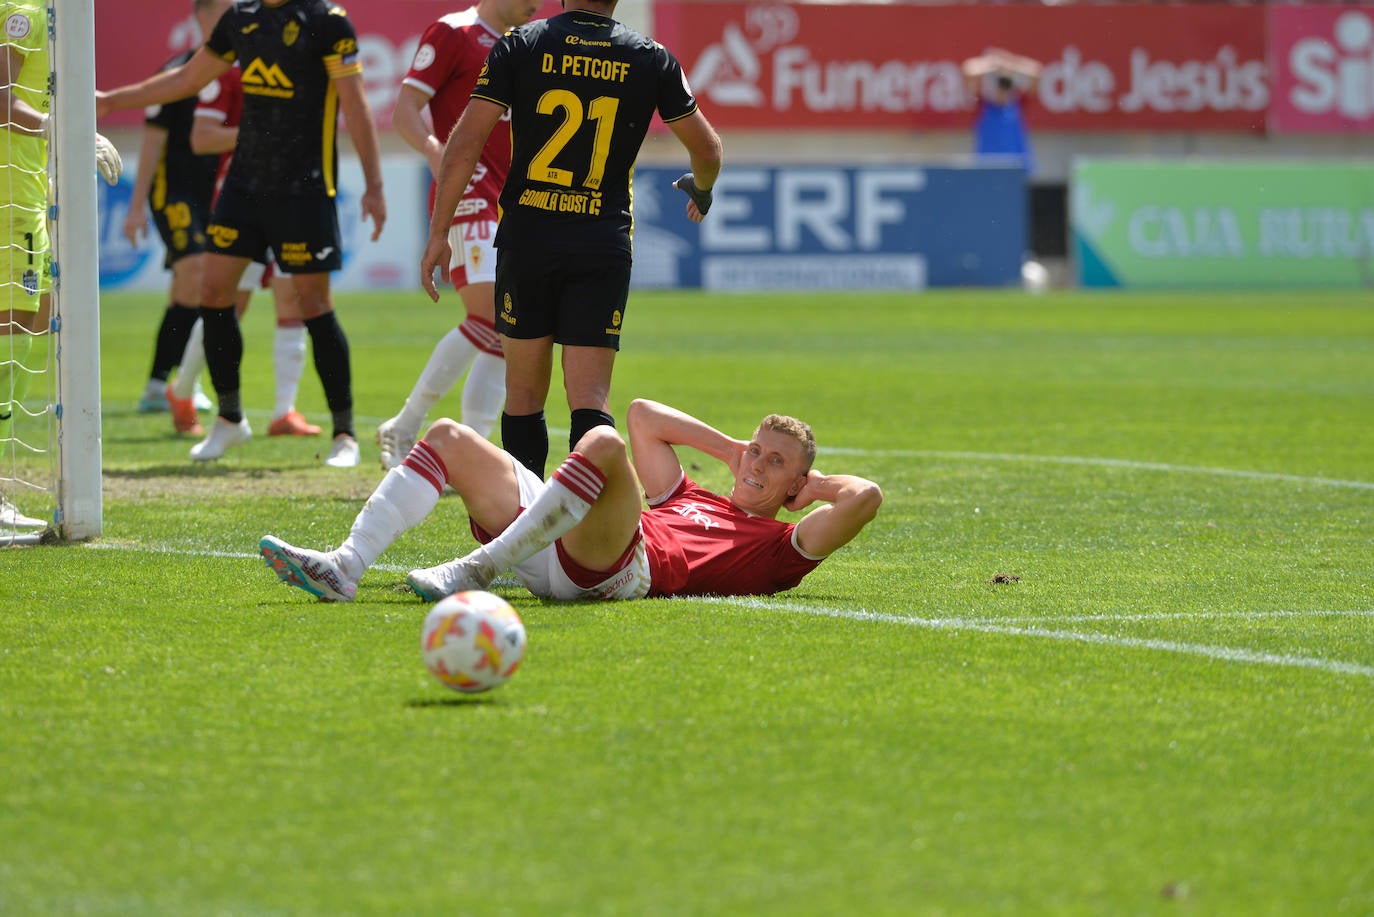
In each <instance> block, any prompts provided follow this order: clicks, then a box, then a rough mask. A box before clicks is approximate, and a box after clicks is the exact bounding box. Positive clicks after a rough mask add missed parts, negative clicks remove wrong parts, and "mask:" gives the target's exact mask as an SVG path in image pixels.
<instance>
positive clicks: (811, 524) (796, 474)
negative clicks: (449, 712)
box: [260, 399, 883, 602]
mask: <svg viewBox="0 0 1374 917" xmlns="http://www.w3.org/2000/svg"><path fill="white" fill-rule="evenodd" d="M627 427H628V432H629V437H630V443H629V446H630V449H631V450H633V453H634V464H633V465H632V464H631V462H630V457H629V453H628V451H627V449H626V444H625V441H624V440H623V439H621V437H620V434H619V433H618V432H617V431H616V430H615V428H614V427H609V426H599V427H593V428H592V429H591V430H589V431H587V432H586V433H585V434H584V435H583V436H582V438H581V439H580V440H578V443H577V449H576V450H575V451H574V452H573V453H572V454H571V455H569V456H568V458H567V459H566V460H565V461H564V462H563V464H562V465H560V466H559V467H558V469H557V470H556V471H554V473H553V475H552V477H550V478H549V480H548V481H547V482H541V481H540V480H539V479H538V478H537V477H535V475H534V474H533V473H532V472H531V471H529V469H527V468H526V467H525V466H524V465H522V464H521V463H520V462H519V461H517V460H515V459H514V458H513V457H512V456H511V455H510V454H509V453H507V452H505V451H503V450H502V449H501V448H499V447H498V446H496V445H493V444H492V443H491V442H489V441H488V440H487V439H486V438H485V437H482V436H478V435H477V434H476V433H475V432H473V431H472V430H471V429H469V428H468V427H465V426H463V425H462V424H460V423H457V422H455V421H453V420H449V419H447V418H445V419H443V420H440V421H438V422H436V423H435V424H434V425H433V426H431V427H430V428H429V431H428V432H427V433H426V434H425V437H424V438H423V439H422V440H421V441H420V442H419V443H417V444H416V446H415V448H414V449H412V450H411V451H410V453H409V454H408V455H407V456H406V458H405V460H404V461H403V462H402V463H401V464H400V465H399V466H397V467H396V468H393V469H392V470H391V471H389V472H387V475H386V477H385V478H383V479H382V483H381V484H380V485H379V486H378V487H377V489H376V491H374V492H373V494H372V496H371V498H369V499H368V501H367V503H366V504H365V505H364V506H363V508H362V511H361V512H360V513H359V514H358V517H357V519H356V520H355V521H354V523H353V528H352V531H350V532H349V535H348V538H347V539H346V540H345V541H344V543H343V544H342V545H341V546H340V547H339V548H338V549H337V550H334V551H331V552H328V553H325V552H321V551H311V550H308V549H305V548H297V547H293V546H292V545H289V544H287V543H285V542H283V541H281V540H280V539H278V538H274V537H272V536H270V535H269V536H267V537H265V538H263V539H262V542H261V543H260V548H261V550H262V555H263V557H264V558H265V559H266V561H267V563H268V565H269V566H271V567H272V569H273V570H275V571H276V573H277V575H278V576H280V577H281V578H282V580H284V581H285V582H287V583H289V584H291V585H293V586H297V587H299V588H301V589H304V590H305V591H307V592H309V593H311V594H312V595H315V596H318V597H319V598H321V599H323V600H325V601H333V602H351V601H353V597H354V595H355V594H356V593H357V588H358V580H359V579H360V578H361V577H362V575H363V573H364V572H365V571H366V570H367V568H368V567H370V566H371V565H372V564H373V563H374V562H375V561H376V559H377V558H378V556H380V555H381V553H382V552H383V551H384V550H385V549H386V548H387V546H389V545H390V544H391V543H392V542H393V541H395V540H396V538H397V537H399V536H400V535H401V533H403V532H405V531H406V530H408V529H410V528H412V527H413V526H415V525H417V524H419V523H420V521H421V520H423V519H424V518H425V517H426V516H428V515H429V513H430V511H431V510H433V509H434V507H435V506H436V505H437V504H438V502H439V497H440V495H441V494H442V493H443V488H444V484H445V483H447V484H449V485H450V486H452V487H453V489H454V490H455V491H457V493H458V496H459V497H460V498H461V499H462V501H463V504H464V506H465V507H466V509H467V512H468V516H469V520H470V524H471V526H472V532H473V535H474V536H475V537H476V538H477V540H478V541H479V542H480V543H481V547H479V548H477V549H476V550H474V551H472V552H471V553H469V554H468V555H466V556H464V557H460V558H458V559H456V560H452V561H449V562H448V563H444V564H440V565H439V566H437V567H430V568H428V569H420V570H412V571H411V572H410V575H409V576H408V577H407V578H406V582H407V583H409V584H410V587H411V588H412V589H414V590H415V592H416V593H417V594H418V595H419V596H420V597H421V598H423V599H425V600H427V601H438V600H439V599H440V598H442V597H444V596H446V595H449V594H451V593H454V592H458V591H461V590H464V589H484V588H486V587H487V585H488V584H489V583H491V581H492V580H493V579H494V578H495V577H496V576H497V574H499V573H501V572H502V571H504V570H506V569H513V570H514V572H515V575H516V576H517V577H518V578H519V580H520V582H521V583H523V584H524V586H525V588H527V589H528V590H529V591H530V592H532V593H534V594H535V595H537V596H540V597H543V598H554V599H642V598H646V597H650V596H667V595H769V594H772V593H775V592H781V591H783V590H786V589H791V588H792V587H793V586H795V585H797V583H799V582H801V579H802V577H804V576H805V575H806V574H808V573H810V572H811V571H812V570H814V569H815V568H816V567H817V566H818V565H819V564H820V562H821V561H822V560H824V559H825V558H826V557H828V556H829V555H830V554H831V553H833V552H834V551H836V550H838V549H839V548H841V547H843V546H844V545H845V544H848V543H849V541H850V540H851V539H853V538H854V536H855V535H857V534H858V533H859V531H860V530H861V529H862V528H863V527H864V526H865V525H867V524H868V523H869V522H870V521H871V520H872V519H873V518H874V516H875V515H877V512H878V507H879V505H880V504H881V503H882V499H883V495H882V491H881V490H880V489H879V488H878V485H877V484H874V483H873V482H872V481H867V480H864V479H863V478H860V477H855V476H853V475H843V474H822V473H821V472H819V471H817V470H816V469H815V468H813V467H811V466H812V462H813V461H814V460H815V457H816V440H815V437H814V436H813V435H812V432H811V428H810V427H809V426H807V425H806V424H804V423H802V422H801V421H799V420H796V419H794V418H791V417H782V416H779V415H777V414H771V415H769V416H768V417H765V418H764V419H763V421H762V422H761V423H760V424H759V427H758V429H757V430H755V431H754V434H753V436H752V438H751V439H749V440H748V441H745V440H739V439H734V438H732V437H730V436H727V435H725V434H724V433H721V432H720V431H719V430H716V429H715V428H714V427H711V426H710V425H708V424H706V423H704V422H702V421H700V420H697V419H696V418H695V417H692V416H690V415H688V414H685V413H683V412H682V411H679V410H676V409H675V408H671V407H669V406H667V405H664V404H659V403H657V402H654V401H647V400H644V399H639V400H636V401H635V402H634V403H632V404H631V405H630V410H629V414H628V418H627ZM674 446H689V447H691V448H693V449H696V450H698V451H700V452H704V453H706V454H707V455H710V456H712V457H714V458H717V459H719V460H720V461H721V462H723V463H725V465H726V466H727V467H729V469H730V471H731V473H732V474H733V475H734V486H733V487H732V488H731V489H730V492H729V494H728V495H725V496H721V495H718V494H714V493H712V492H710V491H708V490H705V489H703V488H701V487H699V486H698V485H697V484H696V483H694V482H693V481H692V480H691V479H690V478H688V477H687V475H686V473H685V472H684V471H683V470H682V464H681V462H680V461H679V459H678V456H677V452H676V451H675V450H674V448H673V447H674ZM641 493H642V494H643V495H644V496H647V498H648V508H647V509H646V508H645V506H644V497H642V496H641ZM817 501H819V502H821V503H823V504H825V505H823V506H819V507H817V508H816V509H814V510H813V511H811V512H810V513H808V514H807V515H806V516H805V517H803V518H802V519H801V521H800V522H796V523H790V522H783V521H781V520H779V519H778V518H777V516H778V513H779V512H780V511H781V510H783V509H787V510H790V511H793V512H795V511H798V510H801V509H804V508H805V507H807V506H809V505H811V504H812V503H814V502H817Z"/></svg>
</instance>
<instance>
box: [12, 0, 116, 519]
mask: <svg viewBox="0 0 1374 917" xmlns="http://www.w3.org/2000/svg"><path fill="white" fill-rule="evenodd" d="M0 18H3V28H2V29H0V119H2V120H0V127H3V128H4V129H3V130H0V453H8V452H9V450H10V447H11V445H12V439H13V429H14V412H15V410H16V408H17V405H18V404H20V403H21V402H22V401H23V398H24V394H25V392H26V391H27V389H28V387H29V380H30V379H31V378H32V377H33V375H35V374H36V373H37V372H38V368H37V367H31V366H29V365H28V358H29V353H30V351H31V350H32V349H33V339H34V337H35V336H37V335H39V334H43V333H45V332H46V331H47V330H48V321H49V312H50V309H51V304H50V302H49V295H48V294H49V290H50V289H51V286H52V283H51V281H52V269H51V264H50V261H51V253H50V246H49V243H48V108H49V102H50V99H49V97H48V75H49V66H48V13H47V8H46V5H45V4H44V3H42V2H39V0H0ZM96 165H97V167H98V168H99V170H100V174H101V175H102V176H103V177H104V178H105V180H106V181H108V182H109V183H110V184H114V183H115V182H117V181H119V173H120V170H121V169H122V164H121V162H120V159H119V153H118V152H116V150H115V148H114V147H113V146H112V145H111V144H110V142H109V141H108V140H106V139H105V138H104V137H102V136H100V135H99V134H96ZM44 525H46V523H44V522H43V521H42V520H39V519H33V518H31V517H29V516H25V515H23V514H22V513H20V512H19V510H18V509H17V508H16V507H15V506H14V505H13V504H12V503H10V502H9V500H7V499H5V497H4V495H3V494H0V533H3V530H4V529H7V528H10V529H12V528H42V527H43V526H44Z"/></svg>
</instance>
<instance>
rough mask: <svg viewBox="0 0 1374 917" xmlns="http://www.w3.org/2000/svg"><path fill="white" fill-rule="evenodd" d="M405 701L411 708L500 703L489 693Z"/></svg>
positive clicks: (456, 707) (475, 705)
mask: <svg viewBox="0 0 1374 917" xmlns="http://www.w3.org/2000/svg"><path fill="white" fill-rule="evenodd" d="M405 703H406V706H407V707H410V708H412V709H416V710H423V709H424V708H426V707H448V708H452V709H461V708H464V707H479V706H481V707H485V706H490V705H492V704H497V703H500V701H498V700H497V699H496V698H494V697H492V696H491V695H489V694H471V695H466V696H463V697H420V698H414V699H412V700H408V701H406V702H405Z"/></svg>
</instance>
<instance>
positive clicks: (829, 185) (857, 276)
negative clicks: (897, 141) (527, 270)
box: [634, 163, 1029, 290]
mask: <svg viewBox="0 0 1374 917" xmlns="http://www.w3.org/2000/svg"><path fill="white" fill-rule="evenodd" d="M681 174H682V173H681V170H670V169H663V168H656V167H655V168H643V167H641V168H638V169H636V170H635V178H634V195H635V203H634V208H635V268H634V285H635V286H636V287H640V288H652V287H702V288H705V289H717V290H750V289H754V290H778V289H851V290H852V289H889V290H890V289H922V288H924V287H927V286H932V287H939V286H1014V285H1019V284H1020V282H1021V262H1022V259H1023V258H1024V257H1025V255H1026V249H1027V237H1028V225H1027V224H1028V222H1029V221H1028V217H1027V192H1026V184H1025V173H1024V172H1023V171H1021V170H1019V169H1017V168H1010V167H987V166H970V167H967V168H958V167H937V168H931V167H922V166H914V165H913V166H911V167H903V166H890V165H889V166H857V167H847V166H823V165H821V166H796V165H793V166H776V167H775V166H749V165H744V166H741V165H736V164H733V163H729V164H727V166H726V168H725V170H724V171H723V172H722V173H721V176H720V180H719V181H718V182H717V183H716V186H715V201H714V203H713V205H712V207H711V212H710V214H709V215H708V216H707V218H706V220H705V222H703V223H701V224H700V225H697V224H693V223H692V222H691V221H689V220H688V219H687V216H686V212H685V207H686V197H685V196H684V195H683V194H682V193H681V192H680V191H677V190H676V189H674V188H673V187H672V183H673V181H674V180H675V179H676V178H677V177H678V176H679V175H681Z"/></svg>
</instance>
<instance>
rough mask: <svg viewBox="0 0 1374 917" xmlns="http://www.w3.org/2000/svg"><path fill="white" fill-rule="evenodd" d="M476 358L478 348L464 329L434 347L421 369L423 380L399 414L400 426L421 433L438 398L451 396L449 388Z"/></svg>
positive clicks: (443, 338) (458, 330) (453, 333)
mask: <svg viewBox="0 0 1374 917" xmlns="http://www.w3.org/2000/svg"><path fill="white" fill-rule="evenodd" d="M475 356H477V348H476V346H474V345H473V343H472V341H470V340H468V338H467V336H466V335H464V334H463V332H462V329H461V327H459V328H454V329H453V330H451V331H450V332H449V333H448V334H446V335H444V336H443V337H442V338H440V339H439V343H437V344H435V345H434V352H433V353H431V354H430V355H429V361H428V362H427V363H425V368H424V369H422V370H420V378H419V379H416V380H415V387H414V388H413V389H411V390H410V397H408V398H406V403H405V407H403V408H401V413H400V414H398V415H397V419H398V420H399V421H400V425H401V427H402V428H403V429H406V430H419V429H420V424H422V423H424V422H425V415H426V414H428V413H429V411H430V409H431V408H433V407H434V405H436V404H438V403H439V399H440V398H442V397H444V396H445V395H447V394H448V392H449V389H451V388H453V386H455V385H456V384H458V380H459V379H461V378H463V373H465V372H467V370H468V367H469V366H471V365H472V359H473V357H475Z"/></svg>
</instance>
